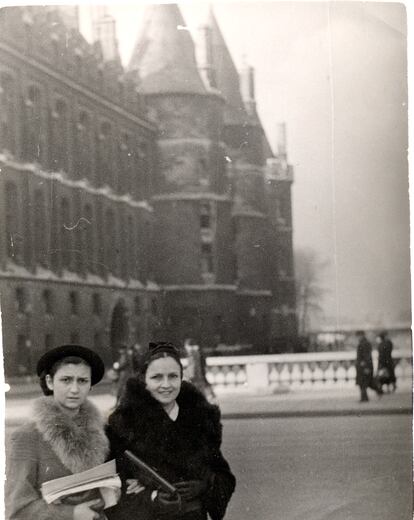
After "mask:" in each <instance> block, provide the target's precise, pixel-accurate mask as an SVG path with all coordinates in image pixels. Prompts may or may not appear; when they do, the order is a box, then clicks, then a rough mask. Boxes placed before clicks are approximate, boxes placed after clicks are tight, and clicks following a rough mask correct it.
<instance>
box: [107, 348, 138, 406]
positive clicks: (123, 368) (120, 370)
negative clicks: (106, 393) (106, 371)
mask: <svg viewBox="0 0 414 520" xmlns="http://www.w3.org/2000/svg"><path fill="white" fill-rule="evenodd" d="M118 353H119V357H118V359H117V360H116V361H115V363H114V364H113V365H112V371H113V372H114V373H115V375H116V377H114V378H113V381H114V383H115V384H116V385H117V402H118V401H119V400H120V398H121V396H122V393H123V391H124V389H125V385H126V382H127V381H128V379H129V378H130V377H132V376H133V375H134V350H133V349H132V348H128V347H127V346H126V345H120V347H119V348H118Z"/></svg>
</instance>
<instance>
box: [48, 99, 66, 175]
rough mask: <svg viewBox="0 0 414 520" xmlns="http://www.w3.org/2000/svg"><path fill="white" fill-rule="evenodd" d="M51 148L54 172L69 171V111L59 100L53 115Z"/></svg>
mask: <svg viewBox="0 0 414 520" xmlns="http://www.w3.org/2000/svg"><path fill="white" fill-rule="evenodd" d="M50 131H51V139H50V142H51V143H52V146H51V147H50V154H51V164H50V166H51V168H52V170H56V171H57V170H63V171H67V170H68V109H67V105H66V103H65V102H64V101H63V100H62V99H58V100H57V101H56V103H55V105H54V107H53V110H52V114H51V125H50Z"/></svg>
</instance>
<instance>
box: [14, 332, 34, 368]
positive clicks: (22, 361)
mask: <svg viewBox="0 0 414 520" xmlns="http://www.w3.org/2000/svg"><path fill="white" fill-rule="evenodd" d="M30 346H31V342H30V339H29V338H28V337H27V336H26V335H25V334H18V336H17V345H16V347H17V348H16V357H17V359H18V360H19V361H18V366H17V370H18V372H19V375H22V376H23V375H28V374H31V372H32V352H31V350H30Z"/></svg>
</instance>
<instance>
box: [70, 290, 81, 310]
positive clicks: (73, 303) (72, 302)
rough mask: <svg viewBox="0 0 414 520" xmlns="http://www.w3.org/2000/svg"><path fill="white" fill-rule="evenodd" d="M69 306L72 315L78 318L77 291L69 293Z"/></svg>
mask: <svg viewBox="0 0 414 520" xmlns="http://www.w3.org/2000/svg"><path fill="white" fill-rule="evenodd" d="M69 304H70V313H71V314H72V315H73V316H77V315H78V314H79V294H78V293H77V292H76V291H71V292H70V293H69Z"/></svg>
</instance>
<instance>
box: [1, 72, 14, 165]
mask: <svg viewBox="0 0 414 520" xmlns="http://www.w3.org/2000/svg"><path fill="white" fill-rule="evenodd" d="M15 105H16V94H15V85H14V80H13V78H12V77H11V76H10V75H9V74H6V73H1V75H0V149H3V150H7V151H8V152H10V153H11V154H13V155H14V154H15V153H16V115H15V114H16V106H15Z"/></svg>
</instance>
